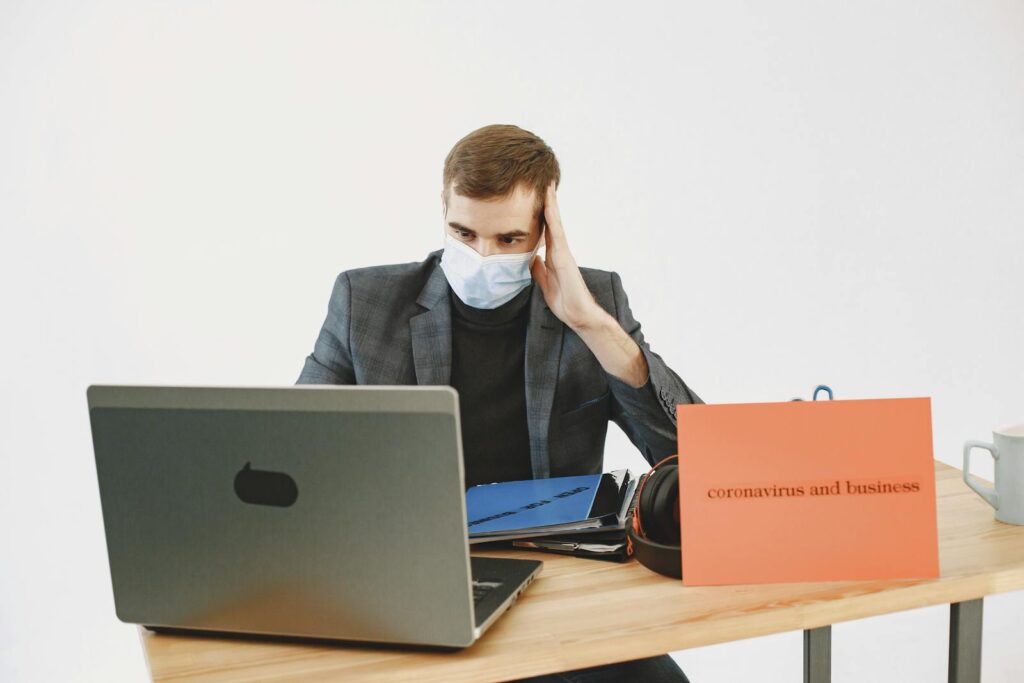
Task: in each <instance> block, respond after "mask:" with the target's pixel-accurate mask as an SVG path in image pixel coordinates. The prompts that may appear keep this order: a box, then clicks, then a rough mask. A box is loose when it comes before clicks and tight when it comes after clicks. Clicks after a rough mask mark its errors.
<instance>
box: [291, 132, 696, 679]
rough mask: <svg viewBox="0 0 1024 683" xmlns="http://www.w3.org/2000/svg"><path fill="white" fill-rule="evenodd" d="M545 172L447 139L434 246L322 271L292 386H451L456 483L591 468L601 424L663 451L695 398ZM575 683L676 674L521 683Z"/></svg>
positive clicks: (614, 672) (663, 669)
mask: <svg viewBox="0 0 1024 683" xmlns="http://www.w3.org/2000/svg"><path fill="white" fill-rule="evenodd" d="M559 176H560V173H559V167H558V160H557V159H556V158H555V155H554V152H552V150H551V148H550V147H548V146H547V145H546V144H545V143H544V141H543V140H541V139H540V138H538V137H537V136H535V135H533V134H532V133H530V132H528V131H525V130H523V129H521V128H519V127H517V126H511V125H492V126H485V127H483V128H480V129H479V130H476V131H473V132H472V133H470V134H469V135H467V136H465V137H464V138H462V139H461V140H459V142H458V143H456V145H455V146H454V147H453V148H452V150H451V152H450V153H449V154H448V157H447V158H446V159H445V164H444V174H443V188H442V191H441V205H442V210H443V216H444V239H445V243H444V249H442V250H439V251H435V252H432V253H431V254H429V255H428V257H427V258H426V260H424V261H423V262H420V263H406V264H398V265H386V266H375V267H370V268H359V269H355V270H349V271H346V272H343V273H341V274H340V275H338V278H337V280H336V281H335V284H334V290H333V292H332V294H331V299H330V303H329V305H328V310H327V318H326V320H325V321H324V324H323V327H322V329H321V330H320V335H319V337H318V338H317V340H316V344H315V346H314V349H313V352H312V353H311V354H310V355H309V356H308V357H307V358H306V362H305V366H304V367H303V369H302V373H301V375H300V376H299V379H298V383H300V384H405V385H410V384H449V385H451V386H452V387H454V388H455V389H456V390H457V391H458V393H459V406H460V417H461V424H462V437H463V458H464V465H465V473H466V486H467V487H468V486H473V485H475V484H480V483H486V482H494V481H513V480H518V479H531V478H532V479H539V478H546V477H555V476H568V475H578V474H591V473H598V472H601V471H603V459H604V458H603V452H604V441H605V436H606V433H607V427H608V421H609V420H613V421H614V422H615V423H616V424H618V425H619V427H621V428H622V430H623V431H624V432H625V433H626V435H627V436H628V437H629V439H630V441H632V442H633V444H635V445H636V447H637V448H638V449H639V450H640V452H641V453H642V454H643V456H644V458H645V459H646V460H647V461H648V462H649V463H651V464H652V465H653V464H654V463H656V462H657V461H658V460H660V459H661V458H663V457H665V456H667V455H671V454H672V453H675V452H676V432H675V406H676V404H677V403H699V402H701V399H700V398H699V397H698V396H697V394H695V393H694V392H693V391H692V390H690V389H689V387H687V386H686V384H685V383H684V382H683V380H681V379H680V378H679V376H678V375H676V374H675V373H674V372H673V371H672V370H671V369H669V367H668V366H667V365H666V364H665V362H664V361H663V360H662V359H661V357H660V356H658V355H657V354H656V353H654V352H652V351H651V350H650V347H649V345H648V344H647V342H646V341H645V340H644V337H643V334H642V333H641V332H640V323H638V322H637V321H636V320H635V319H634V318H633V314H632V313H631V312H630V309H629V303H628V300H627V298H626V294H625V292H624V291H623V289H622V283H621V281H620V279H619V276H618V275H617V274H616V273H614V272H609V271H603V270H597V269H592V268H580V267H579V266H577V264H576V261H575V260H574V259H573V256H572V253H571V252H570V250H569V243H568V240H567V238H566V234H565V229H564V227H563V225H562V220H561V216H560V215H559V211H558V202H557V197H556V195H555V189H556V187H557V185H558V182H559ZM542 240H543V246H544V248H545V255H544V258H543V259H542V258H539V257H536V253H537V251H538V249H539V248H540V247H541V245H542ZM584 679H585V680H587V681H604V680H645V681H655V680H666V681H686V680H687V679H686V676H685V675H684V674H683V672H682V671H681V670H679V667H678V666H676V665H675V663H674V662H673V661H672V659H671V657H669V656H668V655H663V656H662V657H652V658H650V659H644V660H636V661H634V662H624V663H621V664H616V665H612V666H609V667H596V668H593V669H582V670H578V671H575V672H565V673H563V674H559V675H556V676H553V677H540V678H535V679H530V680H533V681H541V680H552V681H563V680H570V681H571V680H584Z"/></svg>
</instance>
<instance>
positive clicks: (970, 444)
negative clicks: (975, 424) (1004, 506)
mask: <svg viewBox="0 0 1024 683" xmlns="http://www.w3.org/2000/svg"><path fill="white" fill-rule="evenodd" d="M972 448H984V449H985V450H986V451H988V452H989V453H991V454H992V459H993V460H998V459H999V451H998V449H996V447H995V446H993V445H992V444H990V443H985V442H984V441H966V442H964V483H965V484H967V485H968V486H970V487H971V488H972V489H974V491H975V492H976V493H977V494H978V495H979V496H981V497H982V498H984V499H985V502H987V503H988V504H989V505H991V506H992V507H994V508H995V509H996V510H998V509H999V494H998V493H996V492H995V489H991V488H989V487H988V486H982V485H981V484H979V483H978V482H976V481H975V480H974V479H972V478H971V449H972Z"/></svg>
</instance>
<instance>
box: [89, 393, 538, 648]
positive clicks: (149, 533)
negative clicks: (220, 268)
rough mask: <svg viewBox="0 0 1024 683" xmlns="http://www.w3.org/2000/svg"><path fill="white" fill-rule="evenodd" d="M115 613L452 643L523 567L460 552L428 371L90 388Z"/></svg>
mask: <svg viewBox="0 0 1024 683" xmlns="http://www.w3.org/2000/svg"><path fill="white" fill-rule="evenodd" d="M87 396H88V403H89V418H90V422H91V425H92V437H93V448H94V452H95V456H96V471H97V475H98V479H99V488H100V499H101V502H102V507H103V524H104V527H105V532H106V540H107V552H108V556H109V560H110V574H111V579H112V582H113V588H114V603H115V607H116V612H117V616H118V618H119V619H121V620H122V621H124V622H128V623H135V624H141V625H143V626H146V627H147V628H150V629H151V630H156V631H160V630H171V631H180V630H182V629H185V630H188V631H200V632H217V633H244V634H256V635H262V636H274V637H278V636H286V637H289V638H303V639H305V638H314V639H331V640H345V641H358V642H364V643H388V644H399V645H421V646H436V647H442V648H462V647H466V646H469V645H471V644H472V643H473V642H474V641H476V640H477V639H478V638H479V637H480V636H481V635H482V634H483V633H484V632H485V631H486V630H487V629H488V627H490V625H491V624H493V623H494V621H495V620H496V619H497V618H498V617H499V616H500V615H501V614H502V613H503V612H504V611H505V610H507V609H508V608H509V607H510V606H511V605H512V603H513V602H514V601H515V599H516V598H517V597H518V595H519V594H520V593H521V592H522V591H523V590H524V589H525V588H526V587H527V586H528V585H529V584H530V582H531V581H533V579H534V578H535V577H536V576H537V575H538V574H539V572H540V570H541V567H542V566H543V563H542V562H540V561H537V560H525V559H499V558H485V557H475V556H474V557H470V554H469V543H468V538H467V525H466V503H465V484H464V473H463V463H462V441H461V430H460V427H459V408H458V394H457V393H456V392H455V390H454V389H452V388H451V387H444V386H430V387H427V386H422V387H405V386H312V385H306V386H296V387H279V388H228V387H143V386H90V387H89V388H88V392H87Z"/></svg>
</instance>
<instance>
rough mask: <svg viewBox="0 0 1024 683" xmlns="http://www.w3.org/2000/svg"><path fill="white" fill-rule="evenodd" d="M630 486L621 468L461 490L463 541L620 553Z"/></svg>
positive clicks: (580, 552) (629, 475) (634, 482)
mask: <svg viewBox="0 0 1024 683" xmlns="http://www.w3.org/2000/svg"><path fill="white" fill-rule="evenodd" d="M636 485H637V479H636V477H635V476H634V474H633V473H632V472H631V471H630V470H628V469H622V470H615V471H613V472H606V473H604V474H585V475H580V476H573V477H552V478H549V479H528V480H524V481H506V482H498V483H495V484H481V485H479V486H473V487H471V488H470V489H469V490H468V491H467V492H466V516H467V520H468V528H469V542H470V543H484V542H490V541H515V542H514V544H513V545H515V546H518V547H530V548H535V549H540V550H552V551H555V552H558V551H562V552H569V553H571V554H574V555H603V554H615V553H620V552H621V553H624V548H625V542H626V539H625V532H624V529H625V523H626V517H627V515H628V513H629V510H630V504H631V502H632V499H633V494H634V492H635V491H636ZM527 539H528V540H527ZM527 544H529V545H527Z"/></svg>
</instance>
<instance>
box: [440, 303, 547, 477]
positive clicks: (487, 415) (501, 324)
mask: <svg viewBox="0 0 1024 683" xmlns="http://www.w3.org/2000/svg"><path fill="white" fill-rule="evenodd" d="M533 287H534V285H533V283H530V285H529V286H527V287H526V289H524V290H523V291H522V292H520V293H519V294H517V295H516V296H515V297H514V298H513V299H512V300H511V301H508V302H506V303H504V304H502V305H501V306H498V307H497V308H494V309H483V308H473V307H472V306H468V305H466V304H465V303H463V301H462V300H461V299H459V297H458V295H457V294H455V292H450V294H451V302H452V376H451V385H452V386H453V387H455V390H456V391H458V392H459V413H460V417H461V421H462V452H463V463H464V467H465V472H466V487H467V488H469V487H470V486H475V485H476V484H487V483H491V482H495V481H516V480H520V479H533V468H532V466H531V464H530V434H529V430H528V429H527V418H526V379H525V366H524V361H525V358H526V322H527V320H528V319H529V316H530V305H529V304H530V296H531V294H532V292H533Z"/></svg>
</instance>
